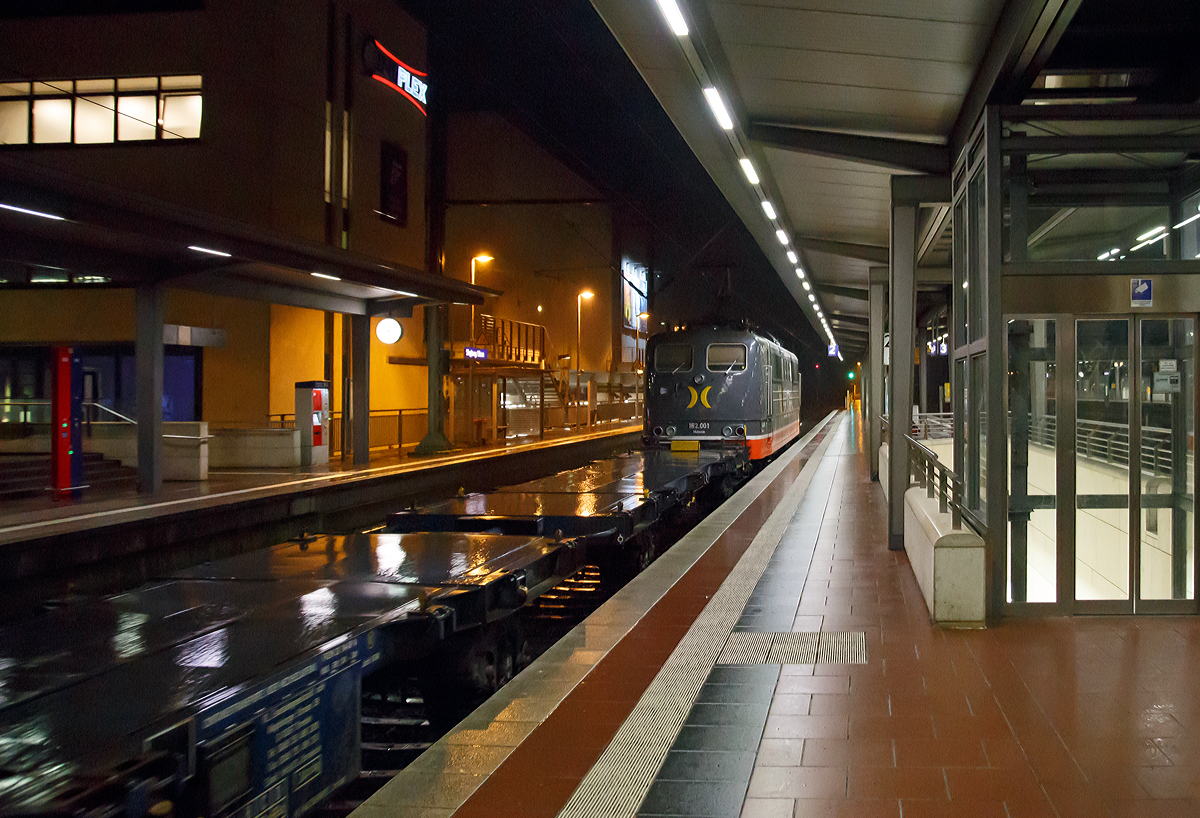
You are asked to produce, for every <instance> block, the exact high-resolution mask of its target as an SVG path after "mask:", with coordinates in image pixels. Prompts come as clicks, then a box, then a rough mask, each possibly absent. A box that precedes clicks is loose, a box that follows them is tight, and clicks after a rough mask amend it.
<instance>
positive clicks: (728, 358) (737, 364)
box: [708, 344, 746, 372]
mask: <svg viewBox="0 0 1200 818" xmlns="http://www.w3.org/2000/svg"><path fill="white" fill-rule="evenodd" d="M745 368H746V345H745V344H709V345H708V369H709V371H711V372H741V371H742V370H743V369H745Z"/></svg>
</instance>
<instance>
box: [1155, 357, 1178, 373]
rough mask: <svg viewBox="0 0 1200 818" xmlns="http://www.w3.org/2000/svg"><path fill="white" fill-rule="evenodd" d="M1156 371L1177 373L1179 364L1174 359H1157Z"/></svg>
mask: <svg viewBox="0 0 1200 818" xmlns="http://www.w3.org/2000/svg"><path fill="white" fill-rule="evenodd" d="M1158 371H1159V372H1178V371H1179V362H1178V361H1176V360H1175V359H1174V358H1159V359H1158Z"/></svg>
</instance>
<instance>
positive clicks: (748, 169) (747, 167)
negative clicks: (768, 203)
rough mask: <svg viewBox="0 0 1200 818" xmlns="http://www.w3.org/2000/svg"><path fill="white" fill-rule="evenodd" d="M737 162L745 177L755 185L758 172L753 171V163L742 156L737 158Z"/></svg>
mask: <svg viewBox="0 0 1200 818" xmlns="http://www.w3.org/2000/svg"><path fill="white" fill-rule="evenodd" d="M738 164H740V165H741V166H742V172H743V173H745V174H746V179H748V180H749V182H750V184H752V185H757V184H758V174H757V173H755V171H754V165H752V164H750V160H749V159H746V158H745V157H742V158H741V159H739V160H738Z"/></svg>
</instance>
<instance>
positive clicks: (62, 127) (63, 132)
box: [33, 99, 71, 144]
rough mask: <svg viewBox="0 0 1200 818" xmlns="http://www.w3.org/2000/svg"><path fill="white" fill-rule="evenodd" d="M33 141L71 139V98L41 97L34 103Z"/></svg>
mask: <svg viewBox="0 0 1200 818" xmlns="http://www.w3.org/2000/svg"><path fill="white" fill-rule="evenodd" d="M33 141H34V142H37V143H39V144H42V143H54V142H70V141H71V100H70V99H39V100H35V101H34V103H33Z"/></svg>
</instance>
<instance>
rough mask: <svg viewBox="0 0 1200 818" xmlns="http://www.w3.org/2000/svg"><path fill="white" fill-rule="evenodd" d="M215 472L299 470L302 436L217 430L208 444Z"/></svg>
mask: <svg viewBox="0 0 1200 818" xmlns="http://www.w3.org/2000/svg"><path fill="white" fill-rule="evenodd" d="M208 465H209V467H210V468H213V469H237V468H275V469H286V468H299V466H300V432H299V431H298V430H296V429H217V430H215V431H214V432H213V433H212V439H211V440H209V442H208Z"/></svg>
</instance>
